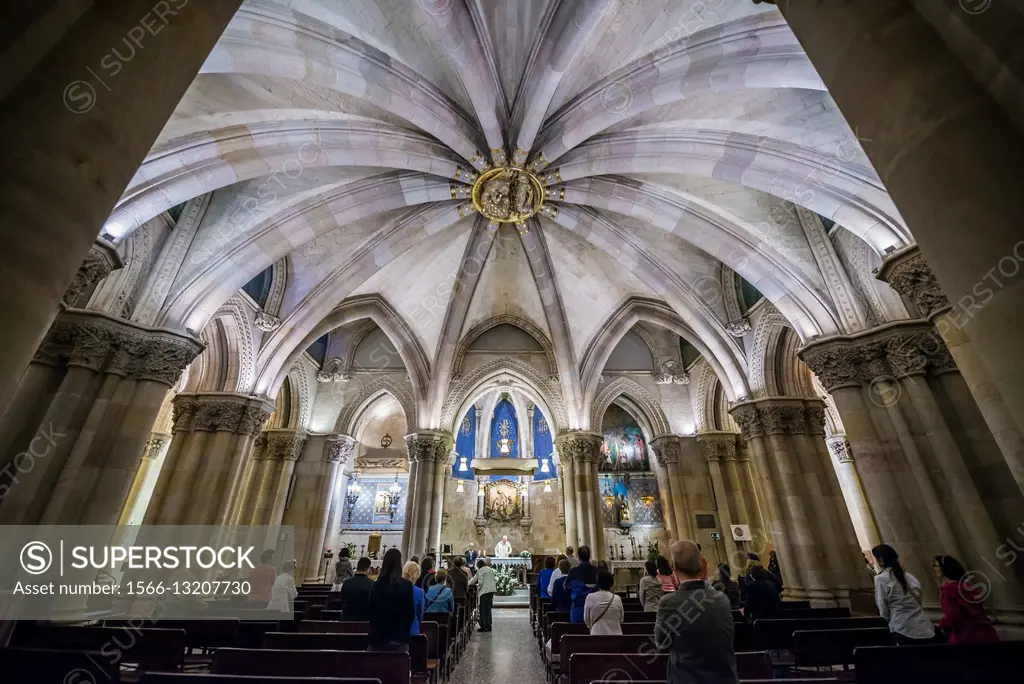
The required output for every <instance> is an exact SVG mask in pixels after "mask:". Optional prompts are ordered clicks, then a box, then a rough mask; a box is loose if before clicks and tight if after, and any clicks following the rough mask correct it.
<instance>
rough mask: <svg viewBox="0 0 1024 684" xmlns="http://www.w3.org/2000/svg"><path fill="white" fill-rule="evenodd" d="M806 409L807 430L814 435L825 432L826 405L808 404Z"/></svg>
mask: <svg viewBox="0 0 1024 684" xmlns="http://www.w3.org/2000/svg"><path fill="white" fill-rule="evenodd" d="M804 411H805V412H806V414H807V431H808V433H810V434H812V435H823V434H825V407H824V406H807V407H806V408H805V409H804Z"/></svg>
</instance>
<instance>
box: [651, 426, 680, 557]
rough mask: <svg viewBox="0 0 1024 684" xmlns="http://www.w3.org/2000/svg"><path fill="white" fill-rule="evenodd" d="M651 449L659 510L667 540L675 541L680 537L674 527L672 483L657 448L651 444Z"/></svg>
mask: <svg viewBox="0 0 1024 684" xmlns="http://www.w3.org/2000/svg"><path fill="white" fill-rule="evenodd" d="M655 439H657V438H655ZM651 450H652V451H654V458H653V459H651V470H653V471H654V478H655V480H656V481H657V483H658V499H659V500H660V501H661V512H662V516H663V517H664V519H665V531H666V532H667V533H668V538H669V540H671V541H673V542H676V541H679V539H680V537H679V532H678V530H677V528H676V519H675V515H676V513H675V501H673V500H672V485H671V484H670V483H669V478H668V468H667V467H666V466H665V464H664V463H662V461H661V456H659V455H658V450H657V449H655V448H654V445H653V444H652V445H651ZM677 458H678V456H677Z"/></svg>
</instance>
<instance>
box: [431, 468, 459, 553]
mask: <svg viewBox="0 0 1024 684" xmlns="http://www.w3.org/2000/svg"><path fill="white" fill-rule="evenodd" d="M454 463H455V452H454V451H452V452H449V454H448V455H447V456H446V457H445V458H444V459H441V460H438V461H435V462H434V478H433V479H434V482H433V484H432V485H431V502H430V518H429V521H430V522H429V526H428V528H427V539H426V551H425V553H430V551H431V550H434V551H435V552H437V553H440V551H441V520H442V519H443V517H444V501H445V493H446V491H447V484H448V474H449V473H451V471H452V466H453V465H454Z"/></svg>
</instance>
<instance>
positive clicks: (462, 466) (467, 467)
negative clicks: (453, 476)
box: [459, 456, 469, 473]
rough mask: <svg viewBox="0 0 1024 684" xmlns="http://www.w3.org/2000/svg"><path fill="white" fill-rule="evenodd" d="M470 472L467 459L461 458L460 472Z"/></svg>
mask: <svg viewBox="0 0 1024 684" xmlns="http://www.w3.org/2000/svg"><path fill="white" fill-rule="evenodd" d="M467 470H469V466H467V465H466V457H465V456H462V457H461V458H459V472H460V473H464V472H466V471H467Z"/></svg>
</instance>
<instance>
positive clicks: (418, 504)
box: [405, 430, 454, 556]
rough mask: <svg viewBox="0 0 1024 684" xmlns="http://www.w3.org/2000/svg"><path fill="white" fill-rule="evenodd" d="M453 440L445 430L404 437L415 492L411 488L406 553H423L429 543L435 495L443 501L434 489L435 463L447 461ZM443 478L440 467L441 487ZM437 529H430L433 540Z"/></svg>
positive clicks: (417, 433)
mask: <svg viewBox="0 0 1024 684" xmlns="http://www.w3.org/2000/svg"><path fill="white" fill-rule="evenodd" d="M453 444H454V441H453V440H452V436H451V435H450V434H448V433H445V432H437V431H433V430H421V431H419V432H413V433H411V434H409V435H406V437H405V446H406V449H407V450H408V452H409V463H410V466H411V467H412V469H413V472H414V474H415V480H416V482H415V494H413V493H411V492H410V495H409V503H408V506H407V508H406V517H410V518H411V520H410V522H409V541H408V543H407V545H406V554H407V555H412V554H416V555H420V556H422V555H423V554H424V553H426V551H427V547H428V545H429V544H430V543H431V538H432V535H431V531H430V530H431V529H432V528H431V515H432V510H433V504H434V499H435V497H436V498H437V499H439V501H440V505H443V501H444V492H443V491H442V492H435V491H434V488H435V486H436V482H437V466H438V464H439V463H440V464H442V465H446V464H447V463H448V458H449V456H450V455H451V451H452V445H453ZM411 479H412V477H410V480H411ZM443 485H444V479H443V471H442V479H441V487H442V489H443ZM438 510H439V513H438V526H437V530H440V508H439V509H438ZM436 535H437V532H435V533H433V537H434V541H436Z"/></svg>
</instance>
